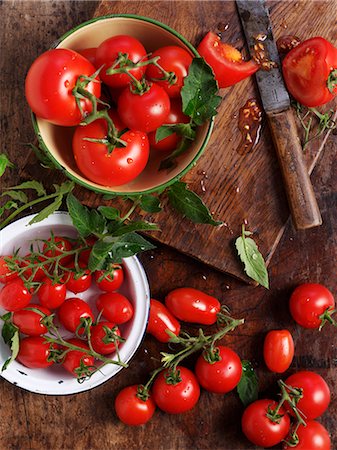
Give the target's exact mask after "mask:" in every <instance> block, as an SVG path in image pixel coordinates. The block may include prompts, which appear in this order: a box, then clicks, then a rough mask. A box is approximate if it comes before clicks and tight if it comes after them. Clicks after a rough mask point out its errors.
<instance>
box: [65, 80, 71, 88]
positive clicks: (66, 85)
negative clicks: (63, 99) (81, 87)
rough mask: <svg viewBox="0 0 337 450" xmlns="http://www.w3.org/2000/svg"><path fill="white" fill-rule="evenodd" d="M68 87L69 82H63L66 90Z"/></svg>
mask: <svg viewBox="0 0 337 450" xmlns="http://www.w3.org/2000/svg"><path fill="white" fill-rule="evenodd" d="M69 85H70V83H69V81H68V80H66V81H65V82H64V86H65V87H66V88H67V87H69Z"/></svg>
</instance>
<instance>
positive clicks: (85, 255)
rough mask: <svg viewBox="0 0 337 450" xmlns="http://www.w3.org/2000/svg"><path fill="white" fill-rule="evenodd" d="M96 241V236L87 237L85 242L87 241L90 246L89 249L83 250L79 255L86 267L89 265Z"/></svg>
mask: <svg viewBox="0 0 337 450" xmlns="http://www.w3.org/2000/svg"><path fill="white" fill-rule="evenodd" d="M96 241H97V239H96V238H95V237H88V238H86V240H85V242H86V245H87V246H88V247H89V248H88V249H87V250H83V251H81V253H80V255H79V257H80V262H81V263H82V264H84V265H85V266H86V267H88V262H89V258H90V253H91V250H92V247H93V246H94V245H95V243H96Z"/></svg>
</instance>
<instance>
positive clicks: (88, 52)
mask: <svg viewBox="0 0 337 450" xmlns="http://www.w3.org/2000/svg"><path fill="white" fill-rule="evenodd" d="M96 50H97V48H95V47H90V48H84V49H83V50H78V51H77V53H79V54H80V55H82V56H84V58H86V59H87V60H88V61H90V62H91V64H92V65H93V66H94V67H96ZM97 68H98V67H97Z"/></svg>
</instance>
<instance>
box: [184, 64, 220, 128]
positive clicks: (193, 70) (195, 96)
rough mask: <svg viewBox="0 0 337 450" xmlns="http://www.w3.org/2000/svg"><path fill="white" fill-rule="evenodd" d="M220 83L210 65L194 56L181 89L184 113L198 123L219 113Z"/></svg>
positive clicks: (200, 123)
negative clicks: (218, 93) (217, 109)
mask: <svg viewBox="0 0 337 450" xmlns="http://www.w3.org/2000/svg"><path fill="white" fill-rule="evenodd" d="M217 92H218V85H217V82H216V80H215V78H214V74H213V71H212V69H211V68H210V66H209V65H208V64H207V63H206V62H205V61H204V59H203V58H194V59H193V61H192V63H191V65H190V67H189V70H188V75H187V77H185V79H184V86H183V87H182V89H181V97H182V102H183V112H184V114H186V115H188V116H190V117H191V118H192V119H193V121H194V123H195V124H196V125H202V124H203V123H204V122H206V121H207V120H209V119H211V117H213V116H215V115H216V114H217V111H216V108H217V107H218V106H219V104H220V102H221V97H220V96H218V95H216V94H217Z"/></svg>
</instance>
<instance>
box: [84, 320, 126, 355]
mask: <svg viewBox="0 0 337 450" xmlns="http://www.w3.org/2000/svg"><path fill="white" fill-rule="evenodd" d="M120 335H121V332H120V331H119V329H118V327H117V326H116V325H115V324H114V323H111V322H99V323H98V324H97V325H94V326H92V327H91V344H92V347H93V349H94V350H95V352H97V353H100V354H101V355H109V354H110V353H114V352H115V351H116V346H117V347H118V345H119V342H120V341H119V339H118V337H120Z"/></svg>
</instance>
